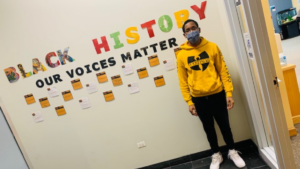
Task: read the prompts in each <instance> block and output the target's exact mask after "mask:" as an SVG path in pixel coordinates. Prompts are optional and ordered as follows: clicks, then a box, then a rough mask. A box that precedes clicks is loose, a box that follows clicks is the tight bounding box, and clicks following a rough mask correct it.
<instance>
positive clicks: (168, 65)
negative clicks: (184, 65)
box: [163, 59, 176, 71]
mask: <svg viewBox="0 0 300 169" xmlns="http://www.w3.org/2000/svg"><path fill="white" fill-rule="evenodd" d="M163 63H164V66H165V70H166V71H169V70H173V69H175V68H176V66H175V63H174V60H173V59H166V60H164V61H163Z"/></svg>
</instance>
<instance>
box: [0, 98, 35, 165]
mask: <svg viewBox="0 0 300 169" xmlns="http://www.w3.org/2000/svg"><path fill="white" fill-rule="evenodd" d="M0 108H1V110H2V113H3V115H4V118H5V119H6V122H7V124H8V126H9V128H10V130H11V132H12V135H13V137H14V138H15V141H16V143H17V145H18V147H19V149H20V151H21V153H22V155H23V158H24V160H25V163H26V164H27V166H28V168H30V169H33V165H32V163H31V161H30V159H29V156H28V154H27V152H26V151H25V148H24V146H23V144H22V142H21V139H20V136H19V134H18V133H17V131H16V129H15V127H14V125H13V123H12V121H11V119H10V116H9V114H8V112H7V110H6V108H5V106H4V103H3V101H2V99H1V97H0Z"/></svg>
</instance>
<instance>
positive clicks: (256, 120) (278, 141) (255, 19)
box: [224, 0, 296, 169]
mask: <svg viewBox="0 0 300 169" xmlns="http://www.w3.org/2000/svg"><path fill="white" fill-rule="evenodd" d="M224 3H225V6H226V13H227V17H228V20H229V22H230V23H229V24H230V27H231V30H232V34H233V37H234V43H235V46H236V53H237V54H238V55H237V56H244V55H245V53H246V51H245V47H244V39H243V35H242V33H241V30H240V29H241V28H240V25H239V19H238V17H237V12H236V8H235V0H226V1H224ZM241 3H242V5H243V8H244V15H245V18H246V19H245V21H246V24H247V28H248V31H249V35H250V37H251V41H252V46H253V52H254V60H255V64H256V67H257V72H258V77H259V81H260V84H259V85H260V86H259V87H260V89H261V92H262V98H263V105H264V108H265V111H266V114H267V120H268V123H269V127H270V132H271V137H272V141H273V146H274V150H275V152H274V151H273V150H272V148H270V147H269V146H268V144H267V141H266V134H265V131H264V125H263V121H262V116H261V114H260V107H259V105H258V104H257V100H258V97H257V94H256V89H255V85H254V81H253V80H254V79H253V78H252V75H251V70H250V67H249V65H250V64H249V59H248V57H238V58H237V61H238V63H239V64H238V67H239V70H240V74H241V81H242V85H243V88H244V91H245V93H246V98H247V102H248V104H249V108H250V113H251V117H252V122H253V124H254V129H255V134H256V136H257V141H258V147H259V153H260V155H261V156H262V158H263V159H264V160H265V161H266V162H267V163H268V165H270V166H271V167H272V168H280V169H285V168H286V169H295V168H296V167H295V161H294V156H293V151H292V147H291V141H290V137H289V133H288V128H287V123H286V119H285V114H284V110H283V105H282V100H281V95H280V91H279V88H278V87H276V86H275V85H274V81H273V80H274V77H277V75H276V70H275V65H274V61H273V55H274V56H275V55H277V56H278V52H277V46H275V47H274V44H272V43H271V41H275V36H273V35H274V31H273V32H272V28H273V24H272V22H271V20H270V19H268V17H270V16H271V14H270V15H269V16H268V12H270V11H269V4H268V1H266V0H251V1H249V0H241ZM270 24H271V25H270ZM274 48H275V49H276V50H274Z"/></svg>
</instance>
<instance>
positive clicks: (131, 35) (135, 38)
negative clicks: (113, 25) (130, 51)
mask: <svg viewBox="0 0 300 169" xmlns="http://www.w3.org/2000/svg"><path fill="white" fill-rule="evenodd" d="M131 31H137V27H130V28H127V29H126V31H125V34H126V36H127V37H129V38H133V39H127V43H129V44H134V43H137V42H138V41H139V40H140V35H139V34H138V33H132V32H131Z"/></svg>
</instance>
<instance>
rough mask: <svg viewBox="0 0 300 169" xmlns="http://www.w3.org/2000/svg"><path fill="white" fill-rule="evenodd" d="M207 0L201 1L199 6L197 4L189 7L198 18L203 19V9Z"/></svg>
mask: <svg viewBox="0 0 300 169" xmlns="http://www.w3.org/2000/svg"><path fill="white" fill-rule="evenodd" d="M206 3H207V1H203V2H202V3H201V7H200V8H199V7H198V6H197V5H193V6H191V8H192V9H193V10H194V11H195V12H196V13H197V14H198V15H199V18H200V20H202V19H205V13H204V11H205V9H206Z"/></svg>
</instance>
